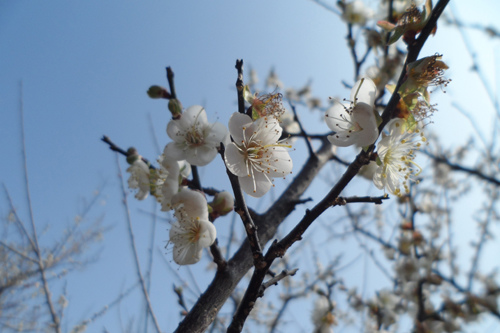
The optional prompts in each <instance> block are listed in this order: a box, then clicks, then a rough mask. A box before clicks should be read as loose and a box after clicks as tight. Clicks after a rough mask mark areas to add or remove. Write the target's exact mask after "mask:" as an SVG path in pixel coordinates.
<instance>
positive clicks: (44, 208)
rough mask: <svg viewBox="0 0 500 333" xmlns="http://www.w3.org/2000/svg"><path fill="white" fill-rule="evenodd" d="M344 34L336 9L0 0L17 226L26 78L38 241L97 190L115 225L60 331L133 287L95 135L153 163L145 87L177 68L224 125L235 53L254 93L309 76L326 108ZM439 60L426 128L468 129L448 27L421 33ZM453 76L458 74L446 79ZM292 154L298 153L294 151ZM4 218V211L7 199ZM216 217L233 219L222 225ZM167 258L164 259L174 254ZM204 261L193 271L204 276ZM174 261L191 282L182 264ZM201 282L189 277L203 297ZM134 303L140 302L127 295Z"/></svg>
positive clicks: (492, 13) (478, 38)
mask: <svg viewBox="0 0 500 333" xmlns="http://www.w3.org/2000/svg"><path fill="white" fill-rule="evenodd" d="M332 3H334V1H332ZM371 3H374V1H371ZM452 3H453V4H454V6H455V9H456V12H457V14H458V15H459V17H460V18H461V19H463V20H466V21H467V22H478V23H481V24H484V25H488V24H492V25H494V26H496V27H497V29H499V25H498V23H497V18H498V14H499V11H498V4H497V1H494V0H490V1H481V2H476V3H474V4H473V5H472V4H471V3H472V2H471V1H467V0H454V1H452ZM441 29H442V31H443V33H442V34H441ZM345 34H346V28H345V25H344V24H343V23H342V21H341V20H340V19H339V17H338V16H337V15H335V14H334V13H332V12H330V11H328V10H326V9H324V8H322V7H321V6H319V5H317V4H315V3H314V2H312V1H307V0H293V1H285V0H276V1H264V0H258V1H247V2H242V1H241V2H240V1H227V0H226V1H159V0H148V1H141V2H139V1H117V0H109V1H95V0H87V1H80V0H79V1H64V0H51V1H28V0H15V1H14V0H10V1H9V0H0V50H1V51H0V88H1V89H0V109H1V111H0V137H1V141H0V142H1V145H0V155H1V156H4V163H1V164H0V175H2V176H1V177H0V181H1V182H2V183H4V184H5V185H6V186H7V188H8V189H9V191H10V192H11V194H12V197H13V199H14V201H15V204H16V207H17V208H18V209H19V211H20V213H21V216H22V217H23V218H25V219H26V220H27V218H28V214H27V211H26V204H25V198H24V193H25V189H24V188H23V187H22V186H21V184H23V173H22V155H21V153H20V151H21V143H20V138H21V134H20V120H19V119H20V116H19V105H20V82H22V83H23V96H24V98H23V101H24V117H25V131H26V145H27V154H28V169H29V176H30V186H31V194H32V199H33V208H34V214H35V218H36V221H37V223H38V225H39V229H43V228H44V227H46V226H48V227H49V228H48V229H47V231H46V232H45V233H44V235H43V238H42V243H43V242H46V243H50V240H51V239H53V237H55V238H59V235H61V231H62V230H63V229H64V227H65V226H67V225H69V224H71V223H72V221H73V219H74V217H75V215H77V214H79V213H80V211H81V209H82V206H83V200H84V198H87V199H88V198H91V197H92V196H93V193H94V191H95V190H96V189H98V188H100V187H101V186H102V185H103V184H105V187H104V188H103V190H102V192H103V194H102V195H103V197H102V199H103V200H102V201H100V202H99V205H98V206H97V207H95V210H93V213H92V214H91V219H97V218H101V217H102V218H103V223H104V225H105V226H109V227H111V230H109V231H108V232H106V233H105V235H104V239H103V241H102V242H101V243H100V244H99V245H97V246H95V247H93V249H94V252H91V253H96V252H99V254H100V257H99V259H98V261H97V262H96V263H94V264H91V265H90V266H89V267H88V268H87V269H86V270H85V271H77V272H73V273H71V274H70V275H68V276H67V281H68V292H69V295H70V299H69V301H70V310H69V311H70V312H69V313H68V323H67V324H68V326H67V327H71V325H73V324H75V323H76V322H77V321H78V320H80V319H84V318H86V317H88V316H90V315H91V314H92V313H93V312H94V311H96V310H98V309H100V308H101V307H102V306H104V305H105V304H108V303H109V302H111V301H112V300H113V299H114V298H115V297H116V296H117V295H118V294H119V293H120V292H121V291H123V290H124V289H126V288H128V286H130V285H131V284H133V283H134V281H135V275H134V270H133V268H132V267H133V266H132V259H131V254H130V249H129V243H128V238H127V235H126V229H125V223H124V213H123V209H122V208H121V204H120V200H121V198H120V192H119V182H118V179H117V167H116V163H115V156H114V154H113V153H112V152H111V151H109V150H108V149H107V147H106V145H105V144H103V143H102V142H100V138H101V137H102V135H108V136H109V137H110V138H111V139H112V140H113V141H114V142H115V143H117V144H118V145H120V146H122V147H123V148H127V147H129V146H132V145H133V146H135V147H136V148H137V149H138V150H139V152H140V153H141V154H142V155H144V156H145V157H147V158H149V159H150V160H154V159H155V158H156V156H157V155H158V150H157V148H156V147H155V145H154V139H153V135H156V136H157V138H158V142H159V145H160V149H163V147H164V145H165V144H166V143H167V141H168V138H167V136H166V132H165V127H166V124H167V121H168V119H169V118H170V116H169V114H168V112H167V111H166V103H165V102H164V101H157V100H151V99H149V98H148V97H147V95H146V93H145V92H146V90H147V88H148V87H149V86H150V85H152V84H160V85H165V86H166V79H165V66H171V67H172V68H173V70H174V72H175V75H176V77H175V80H176V85H177V93H178V96H179V98H180V99H181V101H182V103H183V104H184V106H189V105H193V104H201V105H204V106H205V107H206V109H207V112H208V114H209V119H210V120H211V121H215V120H218V121H220V122H222V123H227V119H228V116H229V115H230V114H231V113H233V112H235V111H236V94H235V90H234V83H235V80H236V70H235V68H234V64H235V60H236V59H238V58H243V59H244V61H245V68H246V69H248V68H250V67H251V68H253V69H255V70H257V72H258V74H259V77H260V86H262V83H263V82H264V80H265V76H266V75H267V72H268V71H269V70H270V69H271V68H274V69H275V71H276V72H277V73H278V75H279V76H280V78H281V80H282V81H283V82H284V83H285V85H286V86H287V87H293V88H296V89H298V88H301V87H302V86H303V85H304V84H306V83H307V82H308V81H309V80H311V79H312V89H313V94H314V95H315V96H318V97H320V98H321V99H322V101H323V103H325V104H326V102H327V100H328V97H329V96H342V97H348V90H346V89H344V88H343V85H342V83H341V81H342V80H344V81H346V82H347V83H349V84H352V83H353V66H352V61H351V60H350V58H349V52H348V50H347V48H346V42H345V38H344V36H345ZM471 38H472V42H471V43H473V45H474V46H475V48H476V51H478V54H477V57H478V59H479V61H480V62H481V63H484V64H485V68H483V70H484V71H485V73H487V76H488V80H490V84H491V87H493V89H495V78H496V77H497V75H496V74H497V72H498V69H497V66H496V60H497V59H498V41H492V40H490V39H487V38H485V37H484V36H483V35H481V34H474V32H471ZM436 52H438V53H443V54H444V60H445V61H446V62H447V63H448V65H450V67H451V69H450V70H449V73H450V74H451V75H450V77H451V78H453V79H454V81H453V84H452V85H451V86H450V88H448V89H447V95H446V96H445V97H443V96H439V97H437V98H438V99H439V103H440V106H441V105H443V107H442V108H443V109H445V110H443V112H441V113H440V114H438V115H437V116H436V117H435V119H434V122H435V123H439V122H443V123H447V122H448V123H449V122H450V119H452V121H453V123H454V125H455V126H456V128H459V129H460V134H462V133H463V132H466V131H469V130H470V125H469V124H468V122H467V121H465V119H464V117H462V116H460V115H457V111H456V110H453V109H452V108H451V107H446V106H449V105H450V103H451V100H452V99H453V98H455V99H459V101H460V103H461V104H462V105H463V106H464V107H465V108H466V109H468V110H470V111H473V112H481V109H483V108H487V107H489V106H488V103H489V102H488V100H487V98H486V95H485V94H484V91H483V90H482V87H481V86H480V83H479V81H478V80H477V78H476V76H475V74H474V73H471V72H470V71H469V68H470V66H471V60H470V57H469V55H468V54H467V52H466V50H465V48H464V46H463V43H462V41H461V39H460V36H459V35H458V34H457V33H454V32H451V31H450V29H449V28H448V27H446V26H444V25H440V26H439V29H438V34H437V36H436V37H434V38H431V39H430V41H429V43H428V45H427V46H426V47H425V48H424V50H423V51H422V53H421V54H422V55H432V54H434V53H436ZM455 73H456V74H457V77H458V75H463V76H460V77H465V79H463V81H457V80H455V77H454V74H455ZM464 91H467V92H469V91H470V95H467V97H466V98H462V96H464V95H462V94H463V92H464ZM436 95H442V94H441V93H440V92H436ZM484 105H486V106H484ZM440 110H441V107H440ZM148 117H151V120H152V121H151V123H150V121H149V118H148ZM319 117H320V115H319V114H318V113H316V114H313V113H311V114H309V113H307V114H304V115H303V116H302V118H303V119H304V120H305V123H306V124H317V125H315V126H316V127H311V130H312V131H314V132H326V131H327V130H328V129H327V127H326V126H325V125H324V124H319V123H317V122H316V120H317V119H319ZM482 119H484V120H485V121H484V122H481V123H479V124H478V126H480V128H481V129H482V130H483V131H485V132H486V133H487V134H489V131H490V124H489V119H491V118H487V117H484V118H482ZM311 126H312V125H311ZM436 126H437V125H436ZM437 128H439V127H437ZM462 131H463V132H462ZM444 136H445V139H444V140H445V142H446V143H448V144H450V145H451V144H453V143H454V142H458V143H459V142H464V141H466V139H467V138H468V135H465V134H464V135H459V137H458V138H457V135H456V129H455V130H454V131H451V132H449V135H444ZM302 148H303V147H301V149H302ZM296 154H297V155H299V156H300V155H301V154H302V152H300V151H299V148H297V152H296ZM298 158H299V159H300V157H298ZM120 164H121V166H122V170H124V169H125V168H126V167H127V166H126V163H125V162H124V161H123V159H120ZM222 167H223V164H222V162H221V161H220V160H217V161H216V162H214V164H213V165H211V166H210V167H208V168H206V169H203V170H201V175H202V177H203V178H202V179H203V184H204V185H205V186H217V187H218V188H227V189H228V188H229V185H228V182H227V180H226V178H225V177H224V173H223V172H221V170H222ZM215 175H217V176H215ZM220 175H222V176H220ZM129 198H130V199H131V200H130V201H131V210H132V217H133V223H134V228H135V231H136V232H137V240H138V244H139V247H140V251H141V253H142V254H141V258H142V259H143V262H144V261H145V258H146V251H147V248H148V237H149V236H148V235H149V229H150V226H151V221H150V218H149V216H148V214H147V213H148V212H151V211H152V209H153V207H152V203H151V200H148V201H146V202H141V203H137V202H134V200H133V197H132V196H129ZM141 210H142V211H141ZM145 212H146V213H145ZM0 214H2V216H6V215H7V214H8V207H7V205H6V204H5V202H4V200H3V197H2V204H0ZM218 223H220V225H223V223H227V225H229V223H230V218H227V219H225V220H222V221H220V222H218ZM217 228H219V225H218V226H217ZM167 229H168V225H167V224H166V223H164V222H163V223H160V224H159V225H158V226H157V227H156V231H155V248H156V251H158V249H160V250H161V251H162V252H165V251H164V250H163V246H164V244H165V241H166V240H167V239H168V232H167ZM158 253H159V252H158ZM164 258H165V259H166V260H167V261H171V254H170V253H167V254H166V255H165V256H164ZM162 260H163V259H161V256H160V255H159V254H157V255H156V256H155V261H156V264H157V266H155V267H158V268H157V269H156V270H155V271H154V272H153V273H154V275H153V289H152V290H153V292H152V299H153V303H154V305H156V306H157V308H158V310H157V311H158V312H159V313H168V315H166V316H160V322H161V325H162V327H163V328H164V329H165V331H167V332H169V331H172V330H173V329H174V328H175V327H176V324H177V322H178V316H177V315H176V312H175V311H167V310H168V308H171V307H175V306H176V303H175V299H174V298H173V296H172V293H171V288H172V284H173V283H174V282H177V281H176V277H175V274H174V273H172V272H171V271H170V270H169V269H167V268H165V267H166V265H165V263H164V262H162ZM207 263H208V261H206V262H205V264H203V263H202V264H200V265H199V266H197V267H194V268H193V271H194V272H195V273H196V272H198V273H200V272H204V269H205V267H206V264H207ZM170 266H171V267H173V269H174V272H177V273H178V274H180V275H181V276H187V275H186V274H187V273H186V269H185V268H178V267H176V266H175V264H170ZM210 274H211V273H210ZM207 281H208V280H206V279H200V281H199V282H198V283H199V284H200V286H201V288H202V289H203V286H204V285H205V284H206V283H207ZM58 292H60V290H56V291H55V293H58ZM132 297H134V298H133V299H139V298H138V296H137V294H135V295H133V296H132ZM165 299H167V300H169V301H168V302H166V301H165ZM192 299H193V297H191V300H192ZM309 311H310V308H309V307H308V308H307V310H306V312H308V313H309ZM121 316H122V317H121V320H122V322H123V323H126V322H127V321H128V319H129V318H131V316H134V317H135V321H136V322H137V321H139V320H140V318H141V317H140V316H141V315H139V314H137V307H136V306H134V305H131V304H130V302H129V301H128V300H125V301H124V302H123V306H122V312H121ZM308 321H309V315H307V316H306V317H305V319H304V322H303V323H302V324H301V325H303V326H302V327H303V329H304V330H305V331H309V330H310V327H311V326H310V324H309V322H308ZM119 322H120V318H119V316H118V315H117V311H116V309H113V310H110V312H109V314H108V315H106V316H105V317H104V318H103V319H100V320H98V321H97V322H96V323H95V324H93V325H94V326H92V327H91V328H90V329H89V332H94V331H102V329H103V328H104V327H106V328H107V329H109V331H111V332H114V331H117V330H118V329H119V327H120V326H119Z"/></svg>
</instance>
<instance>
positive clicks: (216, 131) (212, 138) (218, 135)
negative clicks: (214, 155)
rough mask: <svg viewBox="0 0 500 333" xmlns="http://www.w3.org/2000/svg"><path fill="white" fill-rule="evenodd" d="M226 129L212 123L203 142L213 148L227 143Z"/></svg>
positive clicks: (219, 124)
mask: <svg viewBox="0 0 500 333" xmlns="http://www.w3.org/2000/svg"><path fill="white" fill-rule="evenodd" d="M227 136H228V133H227V128H226V126H224V125H222V124H221V123H213V124H212V125H210V127H209V132H208V133H207V135H206V137H205V142H206V143H207V144H209V145H210V146H213V147H220V143H221V142H225V141H227Z"/></svg>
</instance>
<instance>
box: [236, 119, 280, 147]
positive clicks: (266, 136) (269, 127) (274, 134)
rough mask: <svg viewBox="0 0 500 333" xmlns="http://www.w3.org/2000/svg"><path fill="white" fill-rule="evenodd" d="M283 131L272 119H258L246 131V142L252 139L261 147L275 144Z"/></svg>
mask: <svg viewBox="0 0 500 333" xmlns="http://www.w3.org/2000/svg"><path fill="white" fill-rule="evenodd" d="M282 132H283V129H282V128H281V126H280V125H279V123H278V120H277V119H276V118H274V117H271V118H267V117H263V118H259V119H257V120H256V121H255V122H254V126H253V127H252V128H248V129H247V130H246V133H245V134H246V138H247V140H248V139H249V138H250V137H252V135H253V137H252V139H253V140H254V141H257V142H260V143H261V144H262V145H268V144H275V143H276V142H277V141H278V140H279V139H280V137H281V133H282Z"/></svg>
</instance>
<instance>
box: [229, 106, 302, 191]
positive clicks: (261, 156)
mask: <svg viewBox="0 0 500 333" xmlns="http://www.w3.org/2000/svg"><path fill="white" fill-rule="evenodd" d="M229 132H230V133H231V137H232V138H233V140H234V142H231V143H229V144H228V145H227V146H226V152H225V155H224V160H225V162H226V166H227V168H228V169H229V171H231V172H232V173H233V174H234V175H236V176H238V177H239V181H240V185H241V188H242V189H243V190H244V191H245V192H246V193H248V194H249V195H251V196H253V197H261V196H263V195H264V194H266V193H267V192H268V191H269V189H270V188H271V186H274V184H273V178H275V177H285V176H286V175H287V174H289V173H291V171H292V166H293V164H292V159H291V158H290V155H289V154H288V149H289V148H291V146H290V145H289V144H288V143H287V142H286V141H283V140H279V139H280V137H281V133H282V128H281V126H280V125H279V123H278V120H277V119H276V118H274V117H263V118H259V119H257V120H256V121H255V122H253V121H252V119H251V118H250V117H249V116H247V115H245V114H241V113H234V114H233V115H232V116H231V118H230V119H229Z"/></svg>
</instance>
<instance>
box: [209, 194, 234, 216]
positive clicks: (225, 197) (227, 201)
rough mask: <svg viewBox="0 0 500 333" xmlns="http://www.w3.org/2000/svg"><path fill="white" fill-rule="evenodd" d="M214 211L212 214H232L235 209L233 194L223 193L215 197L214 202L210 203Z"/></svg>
mask: <svg viewBox="0 0 500 333" xmlns="http://www.w3.org/2000/svg"><path fill="white" fill-rule="evenodd" d="M210 206H211V207H212V209H213V211H212V214H216V215H217V216H224V215H227V214H228V213H229V212H231V211H232V210H233V208H234V198H233V196H232V195H231V193H229V192H226V191H222V192H219V193H217V194H216V195H215V197H214V201H212V202H211V203H210Z"/></svg>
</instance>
